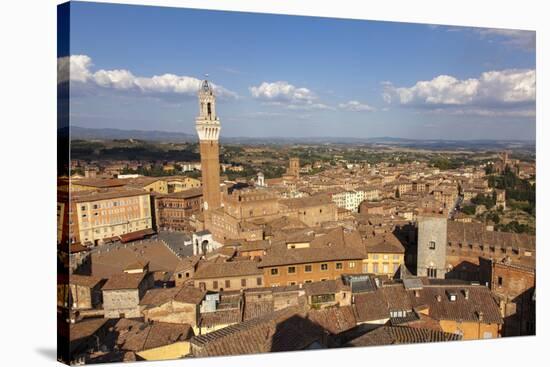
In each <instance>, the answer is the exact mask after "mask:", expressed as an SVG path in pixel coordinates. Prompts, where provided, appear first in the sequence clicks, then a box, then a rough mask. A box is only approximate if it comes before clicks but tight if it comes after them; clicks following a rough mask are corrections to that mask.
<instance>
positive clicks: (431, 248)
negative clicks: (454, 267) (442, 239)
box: [428, 241, 435, 250]
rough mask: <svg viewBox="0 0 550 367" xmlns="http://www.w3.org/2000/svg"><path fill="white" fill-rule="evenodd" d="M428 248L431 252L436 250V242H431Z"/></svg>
mask: <svg viewBox="0 0 550 367" xmlns="http://www.w3.org/2000/svg"><path fill="white" fill-rule="evenodd" d="M428 248H429V249H430V250H435V241H430V242H429V243H428Z"/></svg>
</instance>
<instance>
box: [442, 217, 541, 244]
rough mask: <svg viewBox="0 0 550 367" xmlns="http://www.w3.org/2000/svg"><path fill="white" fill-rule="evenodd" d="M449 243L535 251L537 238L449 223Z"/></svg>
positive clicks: (482, 226) (483, 227)
mask: <svg viewBox="0 0 550 367" xmlns="http://www.w3.org/2000/svg"><path fill="white" fill-rule="evenodd" d="M447 241H448V242H454V243H462V244H464V245H466V244H483V245H487V246H495V247H497V248H507V247H512V248H517V249H519V248H525V249H531V250H535V247H536V238H535V236H532V235H528V234H524V233H521V234H520V233H511V232H498V231H487V230H486V228H485V226H484V225H483V224H481V223H463V222H456V221H448V222H447Z"/></svg>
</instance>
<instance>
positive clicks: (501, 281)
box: [498, 277, 503, 287]
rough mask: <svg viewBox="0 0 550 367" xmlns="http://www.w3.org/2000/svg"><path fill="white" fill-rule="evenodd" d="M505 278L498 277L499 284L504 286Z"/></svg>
mask: <svg viewBox="0 0 550 367" xmlns="http://www.w3.org/2000/svg"><path fill="white" fill-rule="evenodd" d="M502 283H503V279H502V277H498V286H499V287H502Z"/></svg>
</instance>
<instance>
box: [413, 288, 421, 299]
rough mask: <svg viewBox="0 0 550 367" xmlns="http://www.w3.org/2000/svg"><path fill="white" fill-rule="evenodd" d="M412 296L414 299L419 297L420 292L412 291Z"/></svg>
mask: <svg viewBox="0 0 550 367" xmlns="http://www.w3.org/2000/svg"><path fill="white" fill-rule="evenodd" d="M414 296H415V297H416V298H418V297H420V291H419V290H418V289H417V290H415V291H414Z"/></svg>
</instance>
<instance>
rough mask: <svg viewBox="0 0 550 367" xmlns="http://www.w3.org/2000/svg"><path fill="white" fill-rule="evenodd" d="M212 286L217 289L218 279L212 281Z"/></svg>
mask: <svg viewBox="0 0 550 367" xmlns="http://www.w3.org/2000/svg"><path fill="white" fill-rule="evenodd" d="M212 288H214V289H218V281H217V280H214V281H213V282H212Z"/></svg>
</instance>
